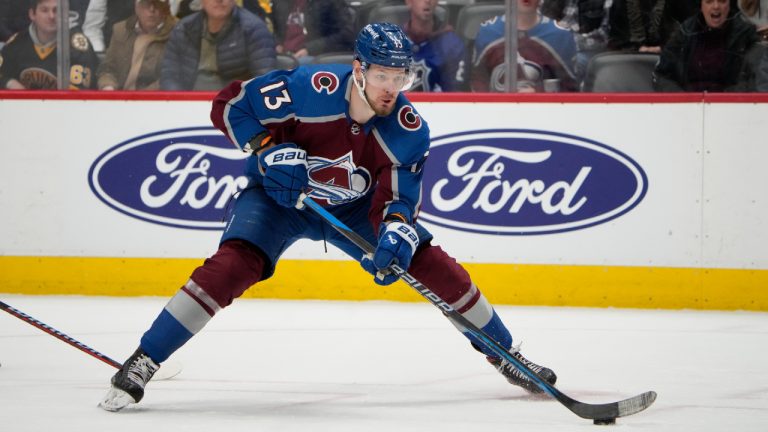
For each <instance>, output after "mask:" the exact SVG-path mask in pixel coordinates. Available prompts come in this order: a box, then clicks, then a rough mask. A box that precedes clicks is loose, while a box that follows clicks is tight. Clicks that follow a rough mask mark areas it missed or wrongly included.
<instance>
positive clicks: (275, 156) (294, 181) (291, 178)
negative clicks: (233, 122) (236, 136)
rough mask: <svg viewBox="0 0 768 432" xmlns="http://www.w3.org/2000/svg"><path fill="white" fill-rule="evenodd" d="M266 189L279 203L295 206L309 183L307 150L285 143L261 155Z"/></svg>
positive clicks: (260, 159) (260, 163) (285, 205)
mask: <svg viewBox="0 0 768 432" xmlns="http://www.w3.org/2000/svg"><path fill="white" fill-rule="evenodd" d="M259 165H260V167H261V171H262V174H264V182H263V185H264V191H265V192H267V195H269V196H270V197H272V198H273V199H274V200H275V201H277V203H278V204H280V205H281V206H284V207H293V206H295V205H296V202H297V201H298V200H299V195H301V192H302V191H303V190H304V189H305V188H306V187H307V185H308V184H309V178H308V176H307V152H306V151H304V150H303V149H300V148H298V146H296V144H294V143H283V144H279V145H276V146H274V147H270V148H268V149H266V150H264V151H263V152H262V153H261V155H259Z"/></svg>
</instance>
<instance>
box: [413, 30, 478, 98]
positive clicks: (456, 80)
mask: <svg viewBox="0 0 768 432" xmlns="http://www.w3.org/2000/svg"><path fill="white" fill-rule="evenodd" d="M437 27H438V29H437V30H436V31H434V32H433V33H431V34H429V35H421V36H422V37H418V36H417V35H415V34H413V33H412V32H410V29H409V25H408V24H406V25H405V28H404V29H405V32H406V33H407V34H408V37H410V38H411V40H412V41H413V65H412V66H411V69H412V70H413V72H414V73H415V74H416V79H415V80H414V83H413V86H412V87H411V91H423V92H451V91H458V90H459V86H460V84H461V83H462V81H463V77H462V76H461V75H460V74H461V71H462V62H463V61H464V42H463V41H462V40H461V38H460V37H459V36H458V35H457V34H456V33H455V32H454V31H453V28H452V27H451V26H449V25H447V24H443V23H438V26H437Z"/></svg>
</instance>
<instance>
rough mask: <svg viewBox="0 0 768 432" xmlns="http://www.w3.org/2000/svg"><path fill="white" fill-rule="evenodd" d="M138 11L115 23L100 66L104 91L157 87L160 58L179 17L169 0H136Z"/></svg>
mask: <svg viewBox="0 0 768 432" xmlns="http://www.w3.org/2000/svg"><path fill="white" fill-rule="evenodd" d="M134 3H135V14H134V16H132V17H130V18H128V19H127V20H125V21H120V22H119V23H117V24H115V26H114V29H113V31H112V39H111V41H110V43H109V48H107V55H106V57H105V58H104V61H103V62H102V63H101V65H100V66H99V72H98V74H97V75H98V86H99V89H101V90H157V89H159V88H160V60H161V59H162V58H163V52H164V51H165V43H166V42H167V41H168V36H169V35H170V34H171V30H172V29H173V25H174V24H175V23H176V18H175V17H174V16H173V15H171V7H170V4H169V0H135V2H134Z"/></svg>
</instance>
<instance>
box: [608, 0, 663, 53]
mask: <svg viewBox="0 0 768 432" xmlns="http://www.w3.org/2000/svg"><path fill="white" fill-rule="evenodd" d="M670 1H671V0H670ZM666 3H667V1H666V0H613V5H612V6H611V22H610V25H611V30H610V41H609V43H608V49H610V50H625V51H638V52H650V53H655V54H658V53H660V52H661V45H662V44H663V43H664V42H666V40H667V38H668V32H667V29H666V26H665V24H666V21H665V19H664V18H665V17H664V10H665V5H666Z"/></svg>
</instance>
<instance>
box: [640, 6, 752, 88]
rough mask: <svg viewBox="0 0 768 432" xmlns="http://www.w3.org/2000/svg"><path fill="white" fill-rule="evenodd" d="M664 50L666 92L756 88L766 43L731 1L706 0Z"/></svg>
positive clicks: (659, 82) (658, 80) (659, 75)
mask: <svg viewBox="0 0 768 432" xmlns="http://www.w3.org/2000/svg"><path fill="white" fill-rule="evenodd" d="M700 8H701V9H700V11H699V12H698V13H697V14H696V15H694V16H692V17H690V18H688V19H687V20H685V21H684V22H683V24H682V25H681V27H680V29H678V31H676V32H675V34H673V35H672V37H671V39H670V40H669V42H668V43H667V44H666V46H665V47H664V49H663V50H662V52H661V58H660V60H659V63H658V65H657V66H656V70H655V71H654V77H653V79H654V86H655V87H656V89H657V90H660V91H709V92H722V91H754V90H755V74H756V71H757V63H758V61H759V56H760V54H761V48H762V46H761V45H760V44H758V36H757V31H756V30H755V27H754V26H753V25H751V24H750V23H748V22H746V21H745V20H744V19H743V18H742V17H741V16H740V15H739V14H738V10H737V8H735V7H731V6H730V4H729V2H728V0H702V1H701V7H700Z"/></svg>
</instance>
